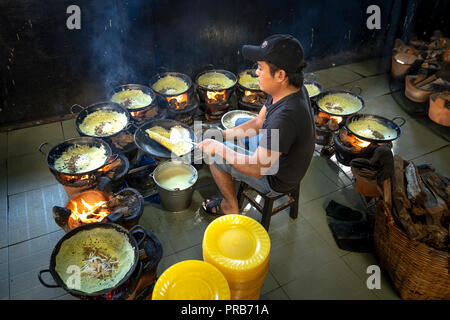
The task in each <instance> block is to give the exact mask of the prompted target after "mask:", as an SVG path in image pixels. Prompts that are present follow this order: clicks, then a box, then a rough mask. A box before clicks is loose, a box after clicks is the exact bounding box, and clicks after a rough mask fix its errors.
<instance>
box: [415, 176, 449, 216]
mask: <svg viewBox="0 0 450 320" xmlns="http://www.w3.org/2000/svg"><path fill="white" fill-rule="evenodd" d="M421 177H422V180H423V182H424V183H425V184H426V186H427V187H428V188H429V189H430V190H432V191H433V192H434V193H435V194H436V195H438V196H439V197H440V198H441V199H443V200H444V201H445V203H446V205H447V207H449V206H450V195H449V194H448V193H447V191H446V188H447V187H448V185H446V183H445V181H443V180H442V179H441V178H440V177H439V175H438V174H436V173H434V172H426V173H424V174H421Z"/></svg>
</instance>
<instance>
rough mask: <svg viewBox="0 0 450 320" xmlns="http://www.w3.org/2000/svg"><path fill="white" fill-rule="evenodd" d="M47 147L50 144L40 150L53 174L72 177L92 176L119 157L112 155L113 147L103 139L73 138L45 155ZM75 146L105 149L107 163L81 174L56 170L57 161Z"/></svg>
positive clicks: (52, 148) (40, 147)
mask: <svg viewBox="0 0 450 320" xmlns="http://www.w3.org/2000/svg"><path fill="white" fill-rule="evenodd" d="M45 145H48V146H50V144H49V143H47V142H44V143H41V145H40V146H39V148H38V150H39V151H40V152H41V153H42V154H43V155H44V156H45V157H46V162H47V166H48V168H49V169H50V171H51V172H52V173H55V172H57V173H62V174H65V175H71V176H82V175H86V174H92V173H94V172H96V171H97V172H99V170H100V169H101V168H103V167H104V166H106V165H107V164H110V163H112V162H114V161H116V160H117V157H118V155H117V154H112V151H111V147H110V146H109V144H107V143H106V142H105V141H104V140H102V139H99V138H93V137H78V138H72V139H68V140H65V141H63V142H61V143H60V144H58V145H56V146H53V147H51V149H50V151H48V153H45V152H44V150H43V147H44V146H45ZM75 145H80V146H84V145H87V146H89V147H97V148H101V147H103V148H104V149H105V152H106V160H105V162H104V163H103V164H102V165H101V166H99V167H98V168H96V169H94V170H91V171H85V172H79V173H67V172H61V171H59V170H57V169H56V168H55V162H56V160H58V159H59V158H60V157H61V155H62V154H63V153H64V152H65V151H66V150H68V149H69V148H70V147H72V146H75Z"/></svg>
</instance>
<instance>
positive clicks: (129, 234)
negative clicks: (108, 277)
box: [38, 222, 145, 298]
mask: <svg viewBox="0 0 450 320" xmlns="http://www.w3.org/2000/svg"><path fill="white" fill-rule="evenodd" d="M98 228H101V229H112V230H114V231H116V232H119V233H122V234H124V235H125V238H126V239H127V241H129V243H130V245H131V246H132V248H133V250H134V260H133V263H132V265H131V267H130V269H129V270H128V271H127V273H126V274H125V275H124V277H123V278H122V279H120V281H119V282H118V283H117V284H116V285H115V286H114V287H111V288H105V289H103V290H100V291H97V292H92V293H87V292H84V291H80V290H77V289H74V288H69V287H68V286H67V284H66V283H65V282H64V281H63V279H62V278H61V277H60V275H59V274H58V272H57V271H56V256H57V255H58V253H59V251H60V249H61V246H62V244H63V243H64V242H65V241H66V240H68V239H70V238H71V237H73V236H74V235H76V234H77V233H79V232H82V231H86V232H90V231H92V230H94V229H98ZM143 232H145V230H144V229H143V228H142V227H141V226H135V227H133V228H132V229H130V231H128V230H127V229H125V228H124V227H122V226H120V225H117V224H113V223H102V222H96V223H89V224H85V225H82V226H79V227H78V228H75V229H73V230H71V231H69V232H68V233H66V234H65V235H64V236H63V237H62V238H61V239H60V240H59V241H58V243H57V244H56V246H55V248H54V249H53V252H52V255H51V257H50V268H49V269H46V270H41V271H40V272H39V274H38V278H39V281H40V282H41V283H42V285H44V286H45V287H47V288H58V287H62V288H63V289H64V290H65V291H67V292H68V293H70V294H71V295H73V296H75V297H81V298H83V297H95V296H100V295H103V294H105V293H108V292H110V291H112V290H114V289H117V288H119V287H120V286H121V285H123V284H124V283H125V282H126V281H127V280H128V279H130V277H131V276H132V275H133V273H134V271H135V269H136V267H137V266H138V263H139V246H140V244H141V243H142V242H143V240H144V239H145V236H144V237H141V240H140V241H139V242H137V241H136V236H137V234H138V233H141V234H142V233H143ZM44 273H50V274H51V275H52V277H53V279H54V280H55V282H56V284H48V283H47V282H45V281H44V280H43V278H42V274H44Z"/></svg>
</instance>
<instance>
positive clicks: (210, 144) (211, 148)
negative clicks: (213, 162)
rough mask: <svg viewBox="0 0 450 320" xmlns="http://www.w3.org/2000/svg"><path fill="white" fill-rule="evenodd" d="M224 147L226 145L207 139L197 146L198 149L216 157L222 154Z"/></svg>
mask: <svg viewBox="0 0 450 320" xmlns="http://www.w3.org/2000/svg"><path fill="white" fill-rule="evenodd" d="M223 147H224V145H223V144H222V143H220V142H218V141H217V140H214V139H205V140H203V141H201V142H199V143H198V144H197V148H199V149H200V150H202V151H203V152H204V153H206V154H209V155H211V156H213V155H215V154H216V153H219V154H221V151H222V150H223Z"/></svg>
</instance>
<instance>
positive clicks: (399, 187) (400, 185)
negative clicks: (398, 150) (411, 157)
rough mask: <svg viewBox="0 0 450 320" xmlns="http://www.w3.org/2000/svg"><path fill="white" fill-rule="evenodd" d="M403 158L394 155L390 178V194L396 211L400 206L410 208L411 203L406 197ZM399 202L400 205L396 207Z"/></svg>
mask: <svg viewBox="0 0 450 320" xmlns="http://www.w3.org/2000/svg"><path fill="white" fill-rule="evenodd" d="M403 166H404V163H403V159H402V157H401V156H399V155H395V156H394V176H393V180H392V196H393V198H394V204H395V203H396V204H397V205H396V208H397V211H400V210H401V207H404V208H406V209H410V208H411V203H410V202H409V200H408V198H407V197H406V192H405V175H404V170H403ZM398 204H401V207H398Z"/></svg>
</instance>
